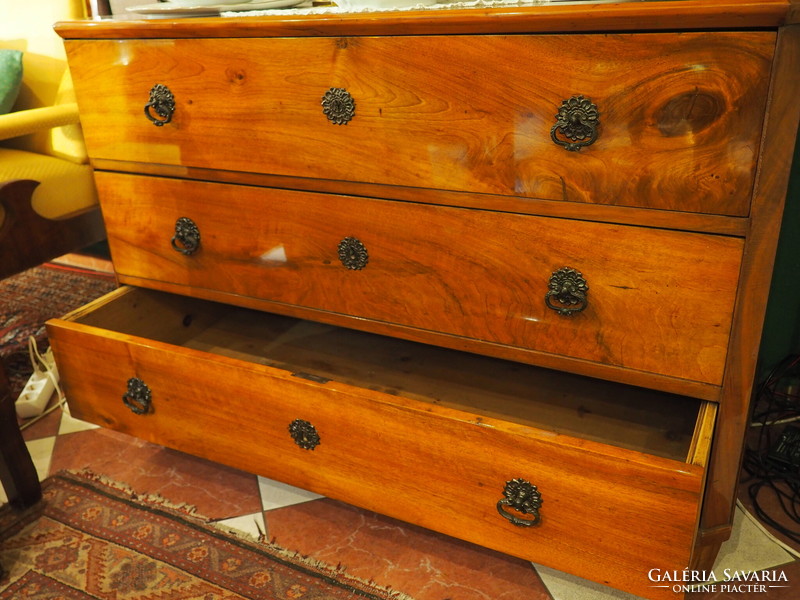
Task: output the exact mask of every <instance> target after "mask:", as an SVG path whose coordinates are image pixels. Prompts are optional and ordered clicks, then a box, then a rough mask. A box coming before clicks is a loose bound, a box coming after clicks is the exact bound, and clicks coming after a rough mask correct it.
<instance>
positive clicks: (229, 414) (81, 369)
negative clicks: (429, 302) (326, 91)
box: [47, 287, 715, 598]
mask: <svg viewBox="0 0 800 600" xmlns="http://www.w3.org/2000/svg"><path fill="white" fill-rule="evenodd" d="M47 326H48V333H49V336H50V339H51V343H52V346H53V349H54V353H55V356H56V361H57V363H58V367H59V370H60V373H61V377H62V380H63V384H64V388H65V391H66V393H67V397H68V399H69V403H70V409H71V411H72V413H73V414H74V415H75V416H76V417H78V418H81V419H84V420H87V421H90V422H93V423H97V424H99V425H102V426H106V427H110V428H113V429H116V430H118V431H122V432H125V433H129V434H131V435H134V436H137V437H140V438H143V439H146V440H149V441H151V442H155V443H158V444H162V445H165V446H168V447H171V448H175V449H178V450H182V451H185V452H188V453H190V454H194V455H198V456H202V457H205V458H209V459H212V460H215V461H218V462H222V463H226V464H229V465H231V466H234V467H237V468H240V469H244V470H247V471H250V472H253V473H258V474H260V475H264V476H267V477H270V478H274V479H278V480H281V481H285V482H286V483H289V484H292V485H296V486H300V487H303V488H307V489H310V490H313V491H315V492H318V493H320V494H324V495H326V496H329V497H332V498H337V499H340V500H344V501H346V502H350V503H352V504H355V505H358V506H361V507H364V508H366V509H370V510H373V511H376V512H379V513H382V514H386V515H388V516H391V517H395V518H399V519H402V520H405V521H408V522H412V523H416V524H419V525H422V526H424V527H428V528H431V529H434V530H437V531H440V532H443V533H445V534H448V535H452V536H455V537H459V538H462V539H465V540H468V541H471V542H475V543H478V544H481V545H483V546H487V547H490V548H493V549H496V550H499V551H502V552H506V553H509V554H513V555H517V556H520V557H522V558H525V559H530V560H533V561H536V562H539V563H542V564H545V565H548V566H551V567H554V568H556V569H560V570H565V571H570V572H572V573H575V574H577V575H581V576H583V577H586V578H589V579H593V580H595V581H599V582H613V585H614V586H615V587H620V588H622V589H627V590H629V591H632V592H634V593H638V594H640V595H645V596H648V597H653V598H657V597H659V594H661V593H664V594H665V597H667V596H668V594H671V592H670V591H669V590H659V589H658V588H653V587H650V586H651V585H652V582H650V581H649V580H648V578H647V571H648V570H649V569H652V568H656V567H657V568H660V569H666V570H681V569H683V568H685V567H687V566H688V564H689V558H690V553H691V548H692V545H693V540H694V535H695V531H696V526H697V516H698V511H699V506H700V502H701V497H702V489H703V485H704V471H705V464H706V460H707V456H708V451H709V444H710V438H711V432H712V428H713V422H714V416H715V408H714V405H713V404H710V403H706V402H703V401H699V400H695V399H690V398H685V397H680V396H673V395H669V394H664V393H656V392H652V391H648V390H644V389H639V388H631V387H627V386H621V385H617V384H613V383H609V382H603V381H595V380H592V379H588V378H581V377H577V376H573V375H569V374H563V373H557V372H551V371H548V370H544V369H537V368H534V367H530V366H526V365H521V364H517V363H511V362H506V361H502V360H497V359H491V358H486V357H481V356H476V355H471V354H465V353H460V352H455V351H451V350H445V349H441V348H436V347H431V346H425V345H420V344H416V343H412V342H407V341H402V340H396V339H392V338H385V337H381V336H376V335H372V334H368V333H364V332H358V331H353V330H347V329H339V328H335V327H332V326H328V325H322V324H318V323H312V322H308V321H300V320H296V319H292V318H288V317H283V316H276V315H272V314H268V313H263V312H258V311H251V310H246V309H241V308H235V307H230V306H226V305H221V304H215V303H211V302H206V301H201V300H196V299H191V298H184V297H180V296H174V295H170V294H165V293H162V292H157V291H153V290H144V289H138V288H126V287H123V288H120V289H118V290H116V291H114V292H112V293H111V294H108V295H107V296H105V297H103V298H101V299H99V300H97V301H95V302H93V303H91V304H89V305H87V306H86V307H84V308H82V309H79V310H77V311H75V312H73V313H71V314H70V315H67V316H66V317H64V318H63V319H54V320H51V321H49V322H48V324H47ZM514 480H517V481H514ZM507 482H512V483H510V484H509V483H507ZM531 486H535V490H534V488H533V487H531ZM520 490H521V491H522V492H523V493H527V497H528V500H529V502H528V503H527V504H526V505H525V508H524V509H523V510H520V509H519V506H521V505H515V500H516V499H517V498H518V495H516V496H515V494H514V492H517V494H519V492H520ZM506 495H508V496H510V497H511V498H507V497H506ZM531 499H532V501H531ZM524 510H527V511H528V512H527V513H526V512H524ZM656 563H657V564H656Z"/></svg>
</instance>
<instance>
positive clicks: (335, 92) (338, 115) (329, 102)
mask: <svg viewBox="0 0 800 600" xmlns="http://www.w3.org/2000/svg"><path fill="white" fill-rule="evenodd" d="M322 112H323V113H325V116H326V117H328V120H329V121H330V122H331V123H333V124H334V125H347V123H348V122H349V121H350V120H351V119H352V118H353V117H354V116H355V115H356V101H355V100H353V97H352V96H351V95H350V92H348V91H347V90H345V89H344V88H334V87H332V88H331V89H329V90H328V91H327V92H325V94H324V95H323V96H322Z"/></svg>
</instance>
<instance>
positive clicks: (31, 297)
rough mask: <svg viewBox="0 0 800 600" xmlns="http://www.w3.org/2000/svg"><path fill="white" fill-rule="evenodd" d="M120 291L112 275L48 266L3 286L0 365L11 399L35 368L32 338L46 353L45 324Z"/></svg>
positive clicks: (15, 277)
mask: <svg viewBox="0 0 800 600" xmlns="http://www.w3.org/2000/svg"><path fill="white" fill-rule="evenodd" d="M116 287H117V284H116V281H115V279H114V275H113V274H111V273H103V272H99V271H91V270H88V269H81V268H75V267H65V266H60V265H55V264H45V265H42V266H40V267H35V268H33V269H29V270H27V271H23V272H22V273H19V274H17V275H12V276H11V277H7V278H6V279H3V280H2V281H0V360H2V361H3V365H4V366H5V368H6V373H7V374H8V377H9V380H10V387H11V395H12V397H13V398H16V397H17V396H19V393H20V392H21V391H22V388H23V387H24V386H25V383H26V382H27V381H28V378H29V377H30V376H31V373H33V367H32V366H31V361H30V358H29V356H28V337H29V336H33V337H34V339H35V340H36V344H37V347H38V349H39V351H40V352H44V351H45V350H46V349H47V347H48V345H49V344H48V342H47V332H46V331H45V325H44V324H45V321H47V320H48V319H52V318H55V317H61V316H63V315H65V314H66V313H68V312H70V311H72V310H74V309H76V308H80V307H81V306H83V305H84V304H86V303H87V302H89V301H91V300H94V299H95V298H99V297H100V296H102V295H103V294H106V293H108V292H110V291H112V290H113V289H115V288H116Z"/></svg>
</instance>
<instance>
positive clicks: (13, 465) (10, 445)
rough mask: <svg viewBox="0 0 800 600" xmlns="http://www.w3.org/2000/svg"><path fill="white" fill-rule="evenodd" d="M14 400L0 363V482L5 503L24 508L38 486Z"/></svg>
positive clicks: (37, 494) (35, 497)
mask: <svg viewBox="0 0 800 600" xmlns="http://www.w3.org/2000/svg"><path fill="white" fill-rule="evenodd" d="M14 400H15V398H12V397H11V390H10V389H9V383H8V377H7V375H6V371H5V368H4V367H3V364H2V362H0V483H2V485H3V488H4V489H5V492H6V495H7V496H8V501H9V503H10V504H12V505H14V506H16V507H19V508H24V507H26V506H30V505H32V504H35V503H36V502H37V501H38V500H39V498H41V497H42V488H41V485H40V484H39V476H38V475H37V473H36V468H35V467H34V466H33V461H32V460H31V455H30V453H29V452H28V448H27V446H25V441H24V440H23V439H22V433H21V432H20V430H19V426H18V425H17V416H16V412H15V411H14ZM0 570H2V568H1V567H0Z"/></svg>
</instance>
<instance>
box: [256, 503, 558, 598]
mask: <svg viewBox="0 0 800 600" xmlns="http://www.w3.org/2000/svg"><path fill="white" fill-rule="evenodd" d="M265 520H266V522H267V531H268V536H269V537H270V539H274V540H275V542H276V543H278V544H279V545H281V546H283V547H285V548H289V549H292V550H297V551H299V552H301V553H303V554H308V555H310V556H313V557H314V558H316V559H319V560H322V561H325V562H329V563H334V564H336V563H342V564H344V565H347V572H348V573H350V574H351V575H355V576H357V577H362V578H373V579H374V580H375V581H376V582H377V583H379V584H381V585H388V586H391V587H392V588H394V589H399V590H402V591H404V592H405V593H407V594H409V595H411V596H412V597H414V598H415V600H451V599H452V600H487V599H491V600H518V599H520V598H524V599H525V600H549V599H550V598H551V596H550V594H549V593H548V592H547V590H546V588H545V587H544V585H543V584H542V582H541V580H540V579H539V577H538V575H536V572H535V571H534V569H533V567H532V566H531V565H530V563H528V562H526V561H523V560H519V559H516V558H513V557H510V556H506V555H503V554H500V553H497V552H494V551H492V550H487V549H485V548H481V547H479V546H475V545H473V544H469V543H466V542H462V541H460V540H456V539H453V538H450V537H447V536H443V535H439V534H437V533H434V532H431V531H429V530H426V529H423V528H419V527H415V526H412V525H408V524H406V523H402V522H400V521H396V520H394V519H390V518H388V517H383V516H381V515H377V514H375V513H371V512H368V511H364V510H361V509H358V508H356V507H354V506H351V505H348V504H344V503H341V502H336V501H333V500H329V499H323V500H314V501H312V502H307V503H304V504H298V505H295V506H290V507H286V508H280V509H276V510H272V511H268V512H267V513H265Z"/></svg>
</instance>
